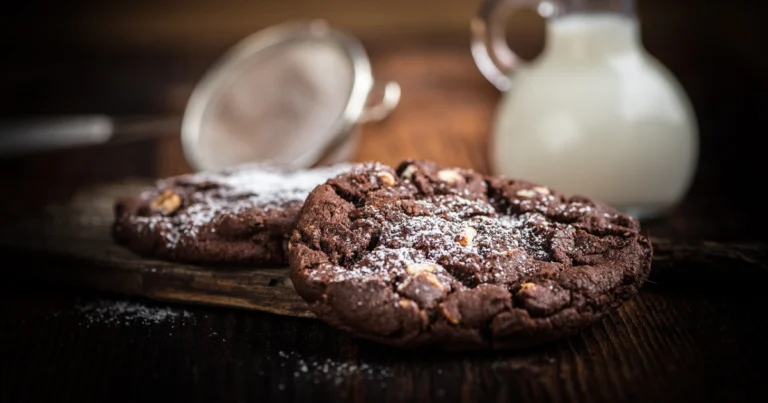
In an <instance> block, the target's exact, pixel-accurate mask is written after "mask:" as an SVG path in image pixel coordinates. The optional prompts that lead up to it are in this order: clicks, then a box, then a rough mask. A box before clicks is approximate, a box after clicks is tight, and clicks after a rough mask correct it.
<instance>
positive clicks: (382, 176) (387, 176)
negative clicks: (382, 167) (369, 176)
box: [376, 172, 395, 186]
mask: <svg viewBox="0 0 768 403" xmlns="http://www.w3.org/2000/svg"><path fill="white" fill-rule="evenodd" d="M376 176H378V177H379V180H380V181H381V183H383V184H385V185H387V186H392V185H394V184H395V177H394V175H392V174H391V173H389V172H379V173H377V174H376Z"/></svg>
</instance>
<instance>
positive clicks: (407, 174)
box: [400, 165, 417, 180]
mask: <svg viewBox="0 0 768 403" xmlns="http://www.w3.org/2000/svg"><path fill="white" fill-rule="evenodd" d="M416 171H417V169H416V166H415V165H408V166H407V167H405V169H404V170H403V173H402V174H400V176H402V177H403V179H408V180H410V179H411V178H412V177H413V174H414V173H416Z"/></svg>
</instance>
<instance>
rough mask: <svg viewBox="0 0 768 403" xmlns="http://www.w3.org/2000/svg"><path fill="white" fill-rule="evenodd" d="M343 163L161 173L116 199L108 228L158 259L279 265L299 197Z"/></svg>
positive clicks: (131, 246)
mask: <svg viewBox="0 0 768 403" xmlns="http://www.w3.org/2000/svg"><path fill="white" fill-rule="evenodd" d="M349 167H350V165H346V164H337V165H332V166H328V167H322V168H316V169H310V170H298V171H293V170H284V169H280V168H277V167H271V166H268V165H243V166H239V167H237V168H234V169H229V170H226V171H222V172H217V173H197V174H189V175H182V176H177V177H173V178H169V179H165V180H161V181H158V182H157V184H156V186H154V187H153V188H150V189H147V190H146V191H144V192H143V193H141V194H140V195H138V197H133V198H126V199H122V200H119V201H118V202H117V204H116V206H115V223H114V226H113V235H114V238H115V239H116V240H117V241H118V242H119V243H122V244H124V245H126V246H127V247H128V248H129V249H131V250H133V251H135V252H137V253H139V254H142V255H147V256H154V257H159V258H163V259H169V260H177V261H187V262H199V263H216V264H243V265H254V266H284V265H286V264H287V259H286V254H285V248H284V244H286V243H287V239H288V237H289V235H290V231H291V230H292V229H293V225H294V223H295V221H296V216H297V214H298V212H299V209H300V208H301V206H302V204H303V203H304V199H305V198H306V196H307V195H308V194H309V192H310V191H311V190H312V189H314V188H315V187H316V186H317V185H319V184H321V183H323V182H325V181H326V180H327V179H328V178H331V177H334V176H336V175H338V174H339V173H341V172H343V171H344V170H346V169H349Z"/></svg>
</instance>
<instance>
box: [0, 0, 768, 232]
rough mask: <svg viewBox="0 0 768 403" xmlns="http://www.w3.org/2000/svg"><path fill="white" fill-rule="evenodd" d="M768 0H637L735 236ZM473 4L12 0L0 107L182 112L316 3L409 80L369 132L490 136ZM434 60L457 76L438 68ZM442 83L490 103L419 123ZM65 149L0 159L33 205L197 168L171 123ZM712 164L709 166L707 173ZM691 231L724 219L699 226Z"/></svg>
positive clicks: (714, 198)
mask: <svg viewBox="0 0 768 403" xmlns="http://www.w3.org/2000/svg"><path fill="white" fill-rule="evenodd" d="M763 4H764V3H763V2H757V1H745V0H736V1H689V0H641V1H638V2H637V11H638V14H639V16H640V18H641V21H642V39H643V42H644V45H645V46H646V48H647V49H648V50H649V52H650V53H651V54H653V55H654V56H656V57H657V58H658V59H659V60H661V62H663V63H664V64H665V65H666V66H667V67H668V68H669V69H670V70H671V71H672V72H673V73H674V75H675V76H676V77H677V78H678V79H679V81H680V82H681V83H682V85H683V87H684V88H685V90H686V91H687V93H688V94H689V96H690V98H691V99H692V102H693V105H694V108H695V110H696V113H697V116H698V119H699V125H700V128H701V142H702V156H701V165H700V170H699V177H698V180H697V183H696V185H695V186H694V188H693V189H692V191H691V195H698V196H696V197H699V198H702V199H706V200H708V202H706V203H700V204H698V205H697V207H696V208H703V209H705V211H697V212H696V213H697V214H699V215H702V214H712V215H713V216H714V218H713V219H717V217H718V215H719V214H718V213H719V212H722V211H724V210H729V211H735V212H742V213H743V214H739V215H738V217H736V215H734V214H729V215H728V216H729V218H728V219H727V220H725V219H723V220H722V223H721V225H722V226H726V227H728V228H729V231H723V232H724V233H725V232H728V233H729V234H731V235H728V236H727V238H734V237H738V236H737V235H736V234H737V233H738V232H737V231H734V230H736V229H738V228H743V231H744V238H745V239H749V238H754V236H757V235H758V234H760V233H761V232H762V229H760V226H761V225H759V224H765V223H766V222H768V221H766V218H765V217H763V216H766V215H765V214H763V215H761V216H753V215H751V214H747V213H746V212H748V211H758V210H759V208H758V207H759V205H760V204H762V201H760V199H759V198H757V197H754V196H752V194H753V190H754V189H755V187H757V186H759V184H760V183H763V182H764V181H763V180H762V178H761V176H762V173H763V172H764V171H765V169H763V161H762V159H763V153H764V149H765V146H764V144H765V130H766V129H765V128H766V123H767V119H768V117H767V116H768V96H766V94H767V93H768V92H767V90H768V85H767V84H768V78H767V75H766V71H768V52H767V51H766V47H765V39H764V38H766V37H768V28H766V26H768V24H766V22H765V20H764V18H765V14H764V12H763V11H764V10H765V6H764V5H763ZM477 5H478V2H477V1H465V0H447V1H446V0H424V1H413V0H391V1H386V2H380V1H360V0H326V1H316V0H284V1H263V0H262V1H234V0H223V1H215V2H212V1H207V0H187V1H172V0H159V1H148V0H136V1H124V0H119V1H109V2H105V1H84V0H75V1H66V2H50V1H41V0H32V1H23V2H22V1H12V2H9V3H7V4H6V5H4V9H3V12H2V15H1V16H0V46H1V47H2V48H1V49H2V51H1V54H2V58H3V62H2V63H1V64H0V94H2V97H0V116H5V117H12V116H20V115H37V114H67V113H97V112H98V113H107V114H111V115H114V116H117V117H133V116H160V117H167V116H170V117H180V116H181V114H182V112H183V110H184V106H185V104H186V101H187V98H188V96H189V94H190V93H191V91H192V89H193V88H194V85H195V83H196V81H197V80H199V79H200V78H201V76H202V75H203V73H204V72H205V70H206V69H207V68H208V67H209V66H210V65H211V63H213V62H214V60H216V58H217V57H218V56H220V55H221V54H222V53H223V52H224V51H225V50H226V49H227V48H228V47H230V46H232V45H233V44H234V43H236V42H237V41H238V40H240V39H242V38H243V37H245V36H247V35H249V34H251V33H253V32H255V31H257V30H259V29H261V28H264V27H266V26H269V25H272V24H277V23H281V22H285V21H288V20H295V19H308V18H317V17H320V18H325V19H327V20H328V21H329V22H330V23H331V24H333V25H334V26H336V27H338V28H342V29H345V30H348V31H349V32H351V33H352V34H354V35H356V36H358V37H359V38H361V39H362V40H363V42H364V43H365V45H366V47H367V50H368V52H369V54H370V56H371V59H372V62H373V66H374V72H375V73H376V74H378V75H379V76H383V77H382V78H385V79H395V80H397V81H399V82H400V83H401V84H402V85H403V91H404V95H403V97H404V99H403V102H402V103H401V105H400V107H399V108H398V110H397V112H396V113H397V114H398V117H397V118H393V119H392V122H391V123H388V125H385V126H383V127H382V128H380V129H379V128H374V129H367V128H366V129H364V134H365V133H366V132H367V133H370V132H374V133H376V134H377V135H378V134H379V133H380V132H384V133H386V134H387V135H388V136H390V137H391V136H403V137H415V136H427V139H428V140H424V141H445V139H446V138H450V137H451V134H449V133H441V131H443V132H446V131H450V130H453V131H454V132H455V133H454V134H455V135H456V136H459V137H461V138H464V137H467V136H469V137H472V136H474V137H477V136H485V135H486V133H487V131H488V127H489V126H488V124H487V123H485V120H487V119H484V117H485V116H488V117H490V114H491V113H492V110H493V108H494V106H495V103H496V100H497V99H498V94H497V93H496V91H495V90H494V89H493V88H492V87H491V85H490V84H488V83H487V82H485V81H484V80H483V79H482V76H481V75H480V73H479V72H478V71H477V69H476V68H474V65H473V63H472V61H471V56H470V54H469V50H468V46H469V38H468V21H469V19H470V18H471V16H472V15H473V14H474V12H475V10H476V8H477ZM511 25H512V26H511V28H510V30H509V31H510V42H511V43H512V46H513V48H515V49H516V50H517V51H518V52H519V53H521V54H522V55H523V56H525V57H529V58H530V57H532V56H534V55H536V54H537V52H538V51H539V50H540V49H541V46H542V41H543V40H544V38H543V37H544V35H543V22H542V21H541V20H539V19H538V18H534V17H532V13H527V14H525V13H523V14H521V15H518V16H517V17H515V18H514V20H513V23H512V24H511ZM436 70H437V72H438V73H441V74H443V75H447V76H449V77H448V78H447V79H446V80H445V81H443V82H429V80H430V78H429V77H430V76H432V75H434V73H435V72H436ZM453 70H455V71H453ZM459 84H462V85H463V86H464V88H463V89H461V90H460V88H459ZM438 85H442V86H443V87H444V88H443V90H444V91H446V92H450V91H452V89H453V88H454V87H455V89H456V90H455V91H453V93H451V100H450V101H451V102H454V103H460V102H465V103H467V104H469V103H472V104H473V105H475V106H474V107H475V109H476V110H479V111H480V112H478V114H476V115H472V116H467V117H466V118H464V120H463V121H458V122H456V124H455V125H452V127H450V128H448V129H446V128H443V127H440V126H439V125H436V124H432V126H430V124H429V123H421V122H427V121H428V119H429V118H430V117H433V116H434V117H438V120H439V116H440V115H441V114H444V113H445V112H446V108H447V107H443V106H441V105H440V104H439V102H440V101H439V100H437V101H436V100H434V99H432V98H429V94H430V93H429V91H430V90H431V88H432V87H434V86H438ZM469 91H472V92H471V93H469ZM440 108H443V109H440ZM457 119H458V118H457ZM469 119H473V120H474V121H477V122H481V123H474V122H468V120H469ZM424 132H434V133H428V134H424ZM392 133H396V134H392ZM171 134H172V135H175V133H171ZM430 136H432V137H430ZM369 137H372V136H369ZM390 140H391V139H390ZM380 145H381V144H379V143H377V142H376V141H375V140H371V141H370V142H366V141H364V142H363V145H362V146H361V150H360V151H359V152H358V155H357V159H358V160H362V159H369V158H374V157H376V158H377V159H380V160H382V162H385V163H396V162H397V161H398V160H400V159H402V158H406V157H425V158H429V157H432V158H435V159H438V160H440V159H443V161H441V162H444V163H455V164H459V165H462V164H464V165H466V163H463V161H461V160H458V161H456V160H452V159H448V160H445V158H443V157H442V156H433V155H429V153H420V152H419V151H415V152H409V153H407V154H405V153H393V154H391V155H385V156H382V155H381V154H380V153H378V154H377V153H376V152H374V151H372V150H374V149H376V148H379V149H380V147H379V146H380ZM60 154H61V153H54V154H51V155H44V156H39V157H34V158H27V159H24V160H23V161H10V162H9V161H2V162H0V168H2V170H3V173H4V174H11V177H8V176H7V175H3V176H4V178H3V183H2V185H4V187H5V188H6V189H9V190H10V191H12V192H13V193H15V194H18V195H24V199H25V200H27V201H26V202H25V205H27V204H28V203H29V200H38V199H40V200H50V199H51V198H52V197H66V196H67V194H68V193H70V192H71V191H72V190H73V189H76V188H77V187H78V186H79V185H82V184H83V183H88V182H93V181H106V180H112V179H116V178H122V177H125V176H133V175H138V176H147V177H152V176H167V175H171V174H177V173H182V172H186V171H188V170H189V167H188V166H187V165H186V163H185V162H184V159H183V157H182V155H181V152H180V151H179V145H178V141H177V140H175V139H173V138H171V139H169V140H161V141H150V142H139V143H136V144H132V145H130V146H126V147H121V148H119V149H115V148H95V149H87V150H77V151H75V152H74V153H69V154H67V156H68V157H67V158H64V157H62V156H61V155H60ZM413 154H416V155H413ZM72 155H74V156H76V157H71V156H72ZM474 165H478V164H474ZM20 175H21V176H23V179H19V176H20ZM86 178H87V179H86ZM702 178H709V179H707V180H706V182H707V185H706V186H704V185H702V182H703V179H702ZM17 199H18V198H17ZM7 202H8V203H11V204H12V201H7ZM734 217H736V218H734ZM685 236H691V237H697V236H701V237H710V238H711V237H715V238H717V237H718V234H717V231H710V232H709V233H706V234H705V233H700V231H699V230H698V229H696V228H689V229H688V230H687V231H686V232H685Z"/></svg>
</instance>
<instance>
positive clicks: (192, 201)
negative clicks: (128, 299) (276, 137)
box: [133, 164, 353, 249]
mask: <svg viewBox="0 0 768 403" xmlns="http://www.w3.org/2000/svg"><path fill="white" fill-rule="evenodd" d="M352 167H353V165H352V164H336V165H332V166H328V167H321V168H316V169H310V170H300V171H291V172H285V171H281V170H279V169H276V168H270V167H267V166H262V165H253V164H249V165H243V166H240V167H238V168H237V169H232V170H228V171H224V172H221V173H198V174H193V175H186V176H182V177H176V178H171V179H167V180H164V181H160V182H159V186H158V187H159V188H160V189H164V188H175V189H178V190H179V191H180V192H181V193H183V194H184V195H183V204H182V207H181V208H180V209H179V210H178V211H176V212H174V213H173V214H172V215H170V216H163V215H150V216H136V217H134V218H133V222H134V224H135V225H137V226H138V227H139V231H142V230H144V231H160V233H161V234H162V236H163V239H164V240H165V246H166V247H167V248H169V249H174V248H177V247H178V246H179V245H180V244H181V243H182V242H184V241H185V240H188V241H194V239H195V237H198V236H200V235H207V234H204V233H203V231H210V232H211V233H215V229H213V228H211V227H210V226H208V227H206V224H208V223H210V222H211V221H213V220H217V219H223V218H225V217H233V216H236V215H237V214H240V213H243V212H246V211H249V210H251V209H256V208H258V209H259V210H262V211H269V210H270V209H273V208H281V207H289V206H293V207H294V208H295V207H299V206H301V204H302V203H303V201H304V200H305V199H306V197H307V196H308V195H309V193H310V192H311V191H312V190H313V189H314V188H315V187H317V186H318V185H321V184H322V183H324V182H325V181H326V180H328V179H330V178H333V177H335V176H337V175H338V174H340V173H342V172H345V171H348V170H350V169H352ZM156 193H157V191H156V190H149V191H146V192H145V193H144V194H142V196H141V197H142V199H144V200H151V199H152V198H153V196H154V195H155V194H156ZM205 228H207V229H205Z"/></svg>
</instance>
